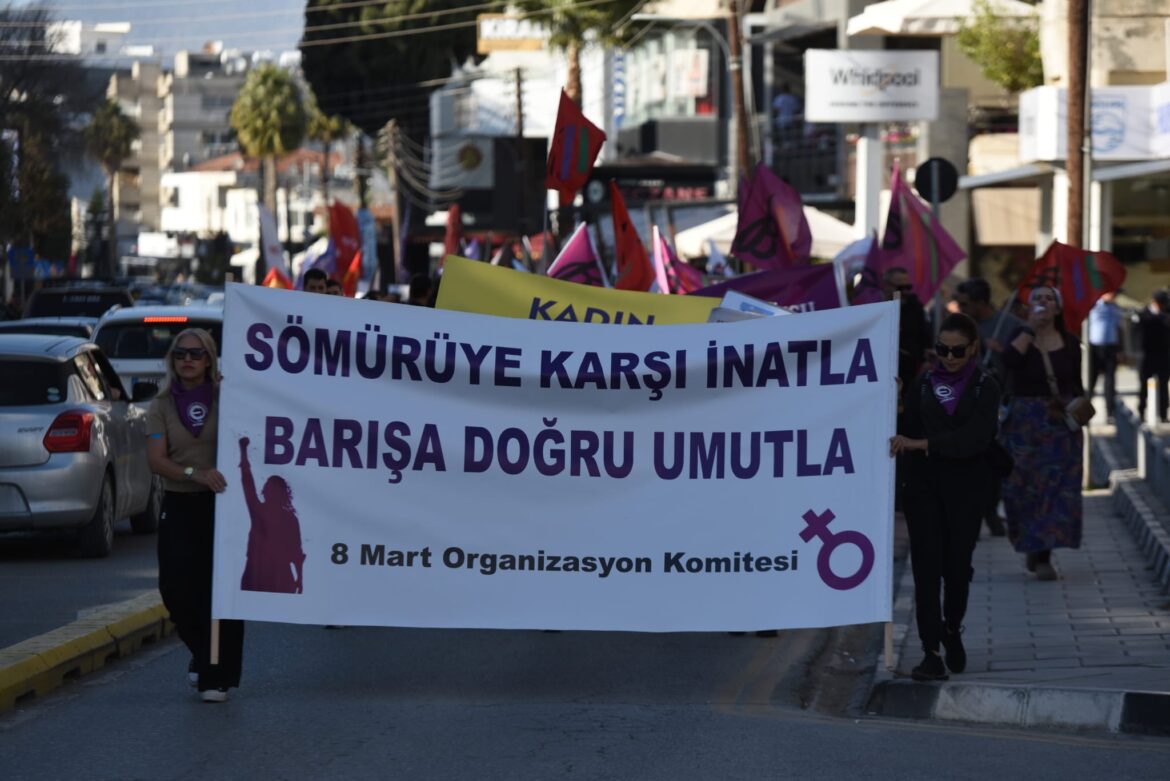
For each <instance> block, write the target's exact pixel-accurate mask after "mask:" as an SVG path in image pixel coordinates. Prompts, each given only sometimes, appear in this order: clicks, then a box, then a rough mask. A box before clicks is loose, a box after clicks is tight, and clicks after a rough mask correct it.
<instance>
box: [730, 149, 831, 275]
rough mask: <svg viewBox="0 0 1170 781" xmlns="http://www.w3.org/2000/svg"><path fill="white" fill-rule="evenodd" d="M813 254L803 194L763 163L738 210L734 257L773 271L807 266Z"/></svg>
mask: <svg viewBox="0 0 1170 781" xmlns="http://www.w3.org/2000/svg"><path fill="white" fill-rule="evenodd" d="M811 250H812V232H811V231H810V230H809V227H808V220H807V219H806V218H805V216H804V206H803V204H802V203H801V201H800V193H798V192H796V190H794V189H792V187H790V186H789V185H788V184H787V183H786V182H785V181H783V180H782V179H781V178H780V177H778V176H776V174H774V173H772V171H771V170H770V169H769V168H768V167H767V166H766V165H764V164H763V163H760V164H759V165H757V166H756V171H755V175H754V176H753V177H752V181H751V184H750V185H749V186H748V192H747V197H746V198H744V199H743V206H742V207H741V208H740V210H739V222H738V224H737V225H736V230H735V240H734V241H733V242H732V243H731V254H732V255H735V256H736V257H737V258H739V259H740V260H742V261H745V262H747V263H750V264H752V265H753V266H755V267H756V268H759V269H770V268H789V267H791V266H797V265H802V264H805V263H807V262H808V259H809V254H810V252H811Z"/></svg>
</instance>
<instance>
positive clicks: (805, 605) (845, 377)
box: [213, 285, 898, 631]
mask: <svg viewBox="0 0 1170 781" xmlns="http://www.w3.org/2000/svg"><path fill="white" fill-rule="evenodd" d="M224 315H225V317H224V365H223V370H222V371H223V375H224V378H225V379H224V381H223V386H222V391H221V396H220V404H221V410H220V418H219V419H220V424H219V466H220V470H221V471H222V472H223V473H224V475H225V476H226V478H227V482H228V489H227V491H226V493H224V494H221V495H220V497H219V500H218V504H217V525H216V541H215V562H216V568H215V581H214V598H213V614H214V615H215V616H217V617H221V618H243V619H258V620H267V621H285V622H293V623H310V624H332V623H337V624H350V625H382V626H413V627H467V628H541V629H593V630H633V631H727V630H754V629H775V628H787V627H818V626H832V625H844V624H855V623H868V622H878V621H887V620H889V618H890V608H891V571H890V568H891V560H892V518H893V461H892V459H891V458H890V456H889V437H890V436H891V435H892V434H893V433H894V416H895V393H896V390H895V380H894V378H895V375H896V369H897V340H898V331H897V322H898V321H897V308H896V305H895V304H893V303H883V304H872V305H868V306H860V307H851V308H847V309H837V310H832V311H828V312H812V313H806V314H800V315H797V316H793V317H778V318H767V319H761V320H754V321H745V322H740V323H723V324H696V325H678V326H647V327H634V326H612V325H610V326H600V325H590V324H584V323H568V322H532V321H526V320H518V319H512V318H503V317H490V316H482V315H472V314H466V313H462V312H447V311H440V310H432V309H427V308H423V307H408V306H386V305H384V304H375V303H365V302H359V301H352V300H348V299H343V298H336V297H330V296H313V295H304V294H301V293H297V292H293V291H283V290H272V289H265V288H256V287H249V286H245V285H230V286H229V288H228V290H227V300H226V305H225V311H224ZM242 450H243V452H244V453H245V454H246V463H247V464H248V466H247V468H246V469H245V468H242V467H241V464H242V463H243V462H242V459H241V451H242ZM247 472H250V473H252V474H253V475H254V479H252V480H251V481H249V480H248V479H246V477H245V473H247ZM250 483H251V484H250Z"/></svg>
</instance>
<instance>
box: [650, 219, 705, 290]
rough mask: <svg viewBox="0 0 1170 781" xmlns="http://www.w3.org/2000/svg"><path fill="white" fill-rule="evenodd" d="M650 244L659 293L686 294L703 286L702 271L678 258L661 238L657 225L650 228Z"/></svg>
mask: <svg viewBox="0 0 1170 781" xmlns="http://www.w3.org/2000/svg"><path fill="white" fill-rule="evenodd" d="M651 246H652V248H653V250H654V252H653V254H654V278H655V281H656V282H657V284H658V292H659V293H679V294H682V295H686V294H687V293H693V292H695V291H696V290H698V289H699V288H701V287H702V286H703V275H702V273H701V272H700V271H699V270H698V269H697V268H695V267H694V266H692V265H690V264H689V263H684V262H683V261H681V260H679V258H678V255H676V254H675V251H674V248H673V247H671V246H670V245H669V244H667V243H666V239H664V238H662V233H661V232H660V231H659V230H658V226H657V225H655V226H654V227H653V228H652V229H651Z"/></svg>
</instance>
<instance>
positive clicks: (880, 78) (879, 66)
mask: <svg viewBox="0 0 1170 781" xmlns="http://www.w3.org/2000/svg"><path fill="white" fill-rule="evenodd" d="M938 84H939V82H938V52H929V51H905V50H897V51H863V50H859V49H809V50H808V51H806V52H805V53H804V118H805V120H806V121H808V122H890V121H908V120H919V119H921V120H931V121H933V120H935V119H937V118H938V92H939V87H938Z"/></svg>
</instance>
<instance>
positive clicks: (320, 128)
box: [305, 87, 353, 206]
mask: <svg viewBox="0 0 1170 781" xmlns="http://www.w3.org/2000/svg"><path fill="white" fill-rule="evenodd" d="M305 111H306V113H307V114H308V117H309V127H308V136H309V138H310V139H312V140H313V141H317V142H318V143H320V144H321V146H322V147H323V148H324V151H325V154H324V155H323V156H322V160H321V201H322V203H324V204H325V205H326V206H328V205H329V155H330V154H331V152H332V147H333V142H334V141H340V140H341V139H343V138H345V137H346V136H348V135H349V134H350V133H352V132H353V125H351V124H350V123H349V122H348V121H347V120H346V119H345V117H339V116H336V115H333V116H330V115H328V114H326V113H325V112H324V111H322V110H321V107H320V106H318V105H317V96H316V95H315V94H314V93H313V88H312V87H306V89H305Z"/></svg>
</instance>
